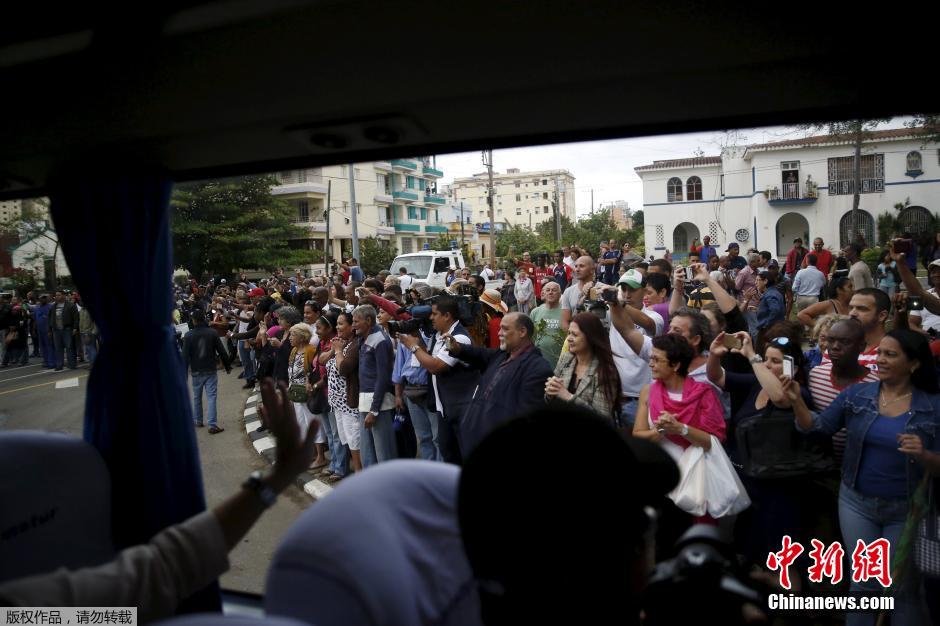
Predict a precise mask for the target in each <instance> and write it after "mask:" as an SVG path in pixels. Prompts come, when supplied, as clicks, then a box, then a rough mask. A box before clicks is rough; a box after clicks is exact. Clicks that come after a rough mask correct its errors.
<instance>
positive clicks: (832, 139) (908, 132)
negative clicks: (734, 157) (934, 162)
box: [747, 128, 924, 150]
mask: <svg viewBox="0 0 940 626" xmlns="http://www.w3.org/2000/svg"><path fill="white" fill-rule="evenodd" d="M923 133H924V129H923V128H895V129H892V130H876V131H874V132H873V133H871V134H870V137H869V138H868V139H867V140H866V141H872V140H876V139H900V138H904V137H915V136H917V135H921V134H923ZM850 141H851V139H849V138H842V137H837V136H834V135H815V136H813V137H804V138H802V139H787V140H786V141H774V142H771V143H761V144H754V145H750V146H748V147H747V148H748V150H760V149H762V148H786V147H792V146H812V145H818V144H824V143H847V142H850Z"/></svg>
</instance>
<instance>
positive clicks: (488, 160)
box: [483, 150, 496, 272]
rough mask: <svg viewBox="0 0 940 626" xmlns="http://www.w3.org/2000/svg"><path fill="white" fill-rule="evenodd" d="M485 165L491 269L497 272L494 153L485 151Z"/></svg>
mask: <svg viewBox="0 0 940 626" xmlns="http://www.w3.org/2000/svg"><path fill="white" fill-rule="evenodd" d="M483 165H485V166H486V170H487V172H488V173H489V180H490V182H489V187H488V188H487V194H486V199H487V201H488V203H489V205H490V269H491V270H493V271H494V272H495V271H496V211H495V209H494V208H493V206H494V204H495V201H494V200H493V151H492V150H484V151H483Z"/></svg>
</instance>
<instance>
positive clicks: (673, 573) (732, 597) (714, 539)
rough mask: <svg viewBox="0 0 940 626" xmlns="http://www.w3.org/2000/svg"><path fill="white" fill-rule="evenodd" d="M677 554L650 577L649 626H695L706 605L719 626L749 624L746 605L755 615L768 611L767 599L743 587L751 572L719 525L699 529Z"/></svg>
mask: <svg viewBox="0 0 940 626" xmlns="http://www.w3.org/2000/svg"><path fill="white" fill-rule="evenodd" d="M675 554H676V556H675V557H673V558H672V559H670V560H668V561H664V562H661V563H657V564H656V568H655V569H654V571H653V574H652V576H650V579H649V585H648V586H647V588H646V593H645V594H644V596H643V611H644V613H645V615H646V619H645V620H644V624H647V625H650V626H659V625H661V624H682V623H692V622H693V621H695V620H696V619H697V616H698V617H700V616H701V611H702V607H703V606H707V607H708V614H709V618H712V617H714V619H715V621H716V622H717V623H720V624H743V623H745V619H744V606H745V605H747V604H750V605H753V606H754V609H755V610H761V608H762V607H765V606H767V604H766V601H765V600H766V598H765V595H766V594H762V593H760V592H758V591H756V590H755V589H754V588H753V583H750V584H749V583H745V582H743V581H744V580H747V576H746V573H745V572H744V571H743V568H742V567H741V566H740V565H738V563H737V560H736V559H735V556H734V550H733V548H732V546H731V545H730V544H729V543H728V542H726V541H724V540H723V539H722V538H721V536H720V533H719V530H718V529H717V528H715V527H714V526H709V525H706V524H695V525H693V526H692V527H691V528H689V529H688V530H687V531H686V532H685V533H684V534H683V535H682V537H681V538H680V539H679V541H678V542H676V547H675ZM676 598H681V599H682V601H681V602H676Z"/></svg>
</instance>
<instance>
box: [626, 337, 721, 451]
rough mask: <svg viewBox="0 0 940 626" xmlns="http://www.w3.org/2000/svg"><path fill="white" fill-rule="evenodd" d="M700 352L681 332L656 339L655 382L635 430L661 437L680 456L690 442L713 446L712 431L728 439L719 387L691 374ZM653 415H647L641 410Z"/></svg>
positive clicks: (643, 401)
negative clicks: (695, 352)
mask: <svg viewBox="0 0 940 626" xmlns="http://www.w3.org/2000/svg"><path fill="white" fill-rule="evenodd" d="M693 357H694V352H693V350H692V346H690V345H689V342H688V341H687V340H686V339H685V337H682V336H680V335H672V334H669V335H661V336H659V337H656V338H654V339H653V354H652V356H651V357H650V369H651V370H652V375H653V384H651V385H648V386H645V387H643V389H642V391H641V392H640V401H639V404H638V407H637V419H636V422H635V424H634V426H633V435H634V436H635V437H640V438H641V439H647V440H649V441H655V442H660V443H662V444H663V447H665V448H666V450H667V451H668V452H670V453H672V454H673V455H674V456H676V457H677V458H678V456H679V455H680V454H681V453H682V451H683V450H684V449H686V448H688V447H689V446H699V447H701V448H704V449H705V450H710V449H711V436H712V435H714V436H715V437H717V438H718V440H719V441H724V439H725V420H724V417H723V416H724V412H723V409H722V407H721V401H720V400H719V399H718V394H716V393H715V389H714V387H712V386H711V385H709V384H708V383H699V382H696V381H694V380H692V379H691V378H687V377H686V375H687V374H688V372H689V363H691V362H692V359H693ZM643 415H647V416H648V418H647V419H641V416H643Z"/></svg>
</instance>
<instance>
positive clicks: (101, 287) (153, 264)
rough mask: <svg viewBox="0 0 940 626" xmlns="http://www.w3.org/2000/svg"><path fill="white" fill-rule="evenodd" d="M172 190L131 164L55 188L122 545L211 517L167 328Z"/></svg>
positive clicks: (54, 207)
mask: <svg viewBox="0 0 940 626" xmlns="http://www.w3.org/2000/svg"><path fill="white" fill-rule="evenodd" d="M135 166H136V168H135ZM171 189H172V182H171V180H170V179H169V177H168V176H166V175H164V174H163V173H162V172H159V171H155V170H154V169H153V168H148V167H147V166H145V165H141V164H139V163H133V162H132V161H131V162H130V163H125V164H121V165H113V164H108V165H104V164H98V165H97V166H96V167H94V168H87V169H83V170H81V171H80V173H76V174H72V175H70V176H68V177H67V178H64V179H60V180H58V181H55V182H54V185H53V189H52V193H51V201H52V202H51V213H52V219H53V222H54V224H55V228H56V232H57V234H58V236H59V241H60V245H61V246H62V252H63V253H64V255H65V260H66V262H67V263H68V266H69V269H70V270H71V274H72V279H73V281H74V282H75V285H76V287H77V288H78V290H79V293H81V295H82V300H83V302H84V303H85V305H86V306H88V307H89V309H90V310H91V313H92V315H93V316H94V318H95V321H96V322H97V324H98V330H99V332H100V335H101V350H100V352H99V353H98V356H97V358H96V359H95V363H94V369H93V370H92V372H91V375H90V377H89V379H88V389H87V397H86V402H85V428H84V436H85V440H86V441H88V442H90V443H91V444H92V445H94V446H95V447H96V448H97V449H98V450H99V451H100V452H101V455H102V456H103V457H104V460H105V462H106V463H107V466H108V469H109V470H110V473H111V484H112V498H111V501H112V516H113V530H114V539H115V543H116V545H117V546H118V547H119V548H123V547H126V546H129V545H134V544H138V543H143V542H146V541H148V540H149V539H150V538H151V537H152V536H153V535H154V534H155V533H156V532H158V531H159V530H161V529H163V528H165V527H167V526H169V525H171V524H175V523H178V522H180V521H182V520H185V519H186V518H188V517H190V516H192V515H195V514H196V513H199V512H200V511H203V510H205V498H204V496H203V485H202V474H201V471H200V465H199V453H198V449H197V447H196V438H195V432H194V430H193V426H192V405H191V404H190V402H191V401H190V398H189V392H188V388H187V382H186V372H185V371H184V368H183V362H182V358H181V356H180V355H179V352H178V350H177V348H176V344H175V341H174V334H173V329H172V327H171V323H172V322H171V312H172V306H173V303H172V285H171V281H172V274H173V259H172V241H171V235H170V227H169V209H168V204H169V199H170V192H171ZM215 596H216V598H217V594H215ZM210 603H211V601H210ZM203 606H205V604H203ZM210 608H211V607H210Z"/></svg>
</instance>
